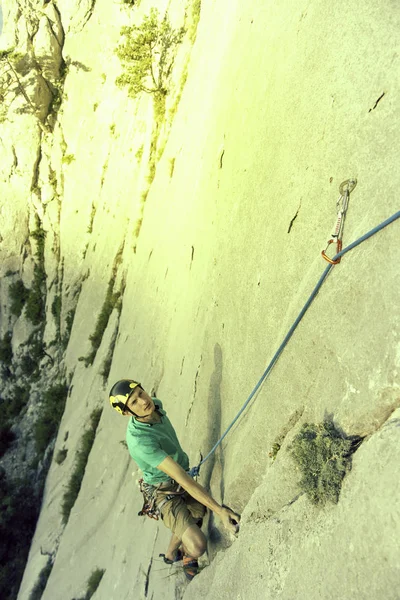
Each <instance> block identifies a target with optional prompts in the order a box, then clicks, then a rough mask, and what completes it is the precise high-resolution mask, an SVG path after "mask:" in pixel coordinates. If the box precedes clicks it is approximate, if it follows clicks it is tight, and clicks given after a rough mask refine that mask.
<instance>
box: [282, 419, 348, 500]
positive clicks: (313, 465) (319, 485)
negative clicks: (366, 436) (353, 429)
mask: <svg viewBox="0 0 400 600" xmlns="http://www.w3.org/2000/svg"><path fill="white" fill-rule="evenodd" d="M353 445H354V439H348V438H345V437H344V436H343V435H342V434H341V433H340V431H338V430H337V429H336V428H335V426H334V424H333V423H331V422H329V421H324V422H323V423H320V424H310V423H305V424H304V425H303V427H302V428H301V430H300V432H299V433H298V434H297V435H296V437H295V438H294V440H293V442H292V444H291V447H290V452H291V454H292V456H293V458H294V460H295V461H296V463H297V465H298V468H299V469H300V471H301V473H302V477H301V480H300V482H299V485H300V488H301V489H302V490H303V491H304V492H305V493H306V494H307V496H308V498H309V499H310V500H311V502H312V503H313V504H319V505H323V504H325V503H326V502H327V501H330V502H334V503H336V502H338V500H339V494H340V489H341V485H342V480H343V477H344V476H345V474H346V472H347V471H348V469H349V466H350V455H351V452H352V451H353V450H352V448H353Z"/></svg>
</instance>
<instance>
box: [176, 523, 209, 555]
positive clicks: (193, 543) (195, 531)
mask: <svg viewBox="0 0 400 600" xmlns="http://www.w3.org/2000/svg"><path fill="white" fill-rule="evenodd" d="M182 543H183V545H184V547H185V550H186V552H187V553H188V554H189V555H190V556H192V557H193V558H199V557H200V556H202V554H204V552H205V551H206V549H207V540H206V537H205V535H204V533H203V532H202V531H201V530H200V529H199V528H198V527H197V525H191V526H190V527H188V528H187V529H186V531H185V533H184V534H183V536H182Z"/></svg>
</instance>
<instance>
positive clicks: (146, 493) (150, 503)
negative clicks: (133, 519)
mask: <svg viewBox="0 0 400 600" xmlns="http://www.w3.org/2000/svg"><path fill="white" fill-rule="evenodd" d="M171 484H175V482H174V481H173V480H172V479H171ZM162 485H163V484H162V483H160V484H159V485H157V486H154V485H151V484H149V483H146V482H145V481H143V479H140V480H139V489H140V491H141V493H142V495H143V500H144V502H143V506H142V509H141V510H140V511H139V512H138V516H139V517H142V516H147V517H149V518H150V519H154V520H155V521H158V520H159V518H160V516H161V509H162V508H163V506H164V505H165V504H166V503H167V502H169V501H170V500H172V499H173V498H175V497H176V496H182V495H183V494H184V493H185V490H184V489H182V488H181V486H180V485H178V487H177V489H176V490H162V489H160V487H161V486H162ZM157 494H163V495H164V494H165V497H164V498H163V500H162V501H161V502H160V503H159V504H158V505H157V504H156V500H157Z"/></svg>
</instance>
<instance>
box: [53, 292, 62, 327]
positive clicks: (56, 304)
mask: <svg viewBox="0 0 400 600" xmlns="http://www.w3.org/2000/svg"><path fill="white" fill-rule="evenodd" d="M61 306H62V302H61V296H59V295H57V296H55V297H54V300H53V303H52V305H51V314H52V315H53V317H54V318H55V320H56V321H57V323H59V321H60V317H61Z"/></svg>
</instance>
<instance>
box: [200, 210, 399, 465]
mask: <svg viewBox="0 0 400 600" xmlns="http://www.w3.org/2000/svg"><path fill="white" fill-rule="evenodd" d="M399 218H400V211H398V212H396V213H394V215H392V216H391V217H389V219H386V221H383V222H382V223H381V224H380V225H377V226H376V227H374V228H373V229H371V230H370V231H368V232H367V233H365V234H364V235H362V236H361V237H360V238H358V239H357V240H356V241H355V242H352V243H351V244H349V245H348V246H346V248H343V250H341V251H340V252H338V253H337V254H336V255H335V256H334V257H333V259H332V261H336V260H337V259H339V258H341V257H342V256H344V255H345V254H347V252H350V250H353V248H355V247H356V246H359V245H360V244H361V243H362V242H364V241H365V240H367V239H368V238H370V237H372V236H373V235H375V233H378V231H381V230H382V229H384V228H385V227H387V226H388V225H390V223H393V222H394V221H396V219H399ZM334 266H335V265H334V264H329V265H328V266H327V267H326V269H325V271H324V272H323V273H322V275H321V277H320V279H319V281H318V283H317V285H316V286H315V288H314V289H313V291H312V292H311V295H310V297H309V298H308V300H307V302H306V303H305V305H304V306H303V308H302V309H301V311H300V313H299V315H298V317H297V318H296V320H295V322H294V323H293V325H292V326H291V328H290V329H289V331H288V332H287V334H286V336H285V338H284V340H283V342H282V343H281V345H280V346H279V348H278V350H277V351H276V352H275V354H274V356H273V357H272V360H271V362H270V363H269V365H268V367H267V368H266V369H265V371H264V373H263V374H262V375H261V377H260V379H259V381H258V382H257V384H256V386H255V387H254V389H253V391H252V392H251V394H250V396H249V397H248V398H247V400H246V402H245V403H244V404H243V406H242V408H241V409H240V411H239V412H238V414H237V415H236V417H235V418H234V419H233V421H232V423H231V424H230V425H229V427H228V428H227V430H226V431H225V433H224V434H223V435H222V436H221V437H220V439H219V440H218V442H217V443H216V444H215V445H214V446H213V448H212V449H211V450H210V452H209V453H208V454H207V456H206V457H205V458H203V459H202V460H201V461H200V462H199V464H198V465H197V466H195V467H192V468H191V469H190V472H189V473H190V475H191V476H192V477H196V476H197V475H198V474H199V473H200V467H201V465H203V464H204V463H205V462H206V460H208V459H209V458H210V456H211V455H212V454H213V453H214V452H215V450H216V449H217V448H218V446H219V445H220V444H221V443H222V441H223V439H224V438H225V437H226V436H227V434H228V433H229V431H230V430H231V429H232V427H233V426H234V425H235V423H236V421H237V420H238V419H239V417H240V416H241V414H242V413H243V412H244V411H245V410H246V408H247V406H248V404H249V402H251V400H252V398H253V397H254V395H255V394H256V393H257V391H258V390H259V389H260V387H261V385H262V384H263V382H264V381H265V379H266V378H267V377H268V375H269V374H270V372H271V371H272V369H273V367H274V365H275V363H276V362H277V360H278V358H279V357H280V355H281V354H282V352H283V350H284V348H285V346H286V344H287V343H288V341H289V340H290V338H291V337H292V335H293V333H294V332H295V330H296V328H297V326H298V324H299V323H300V321H301V320H302V318H303V317H304V315H305V314H306V312H307V310H308V309H309V307H310V305H311V303H312V301H313V300H314V298H315V297H316V295H317V294H318V292H319V290H320V288H321V286H322V284H323V283H324V281H325V279H326V278H327V276H328V274H329V272H330V270H331V269H332V267H334Z"/></svg>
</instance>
